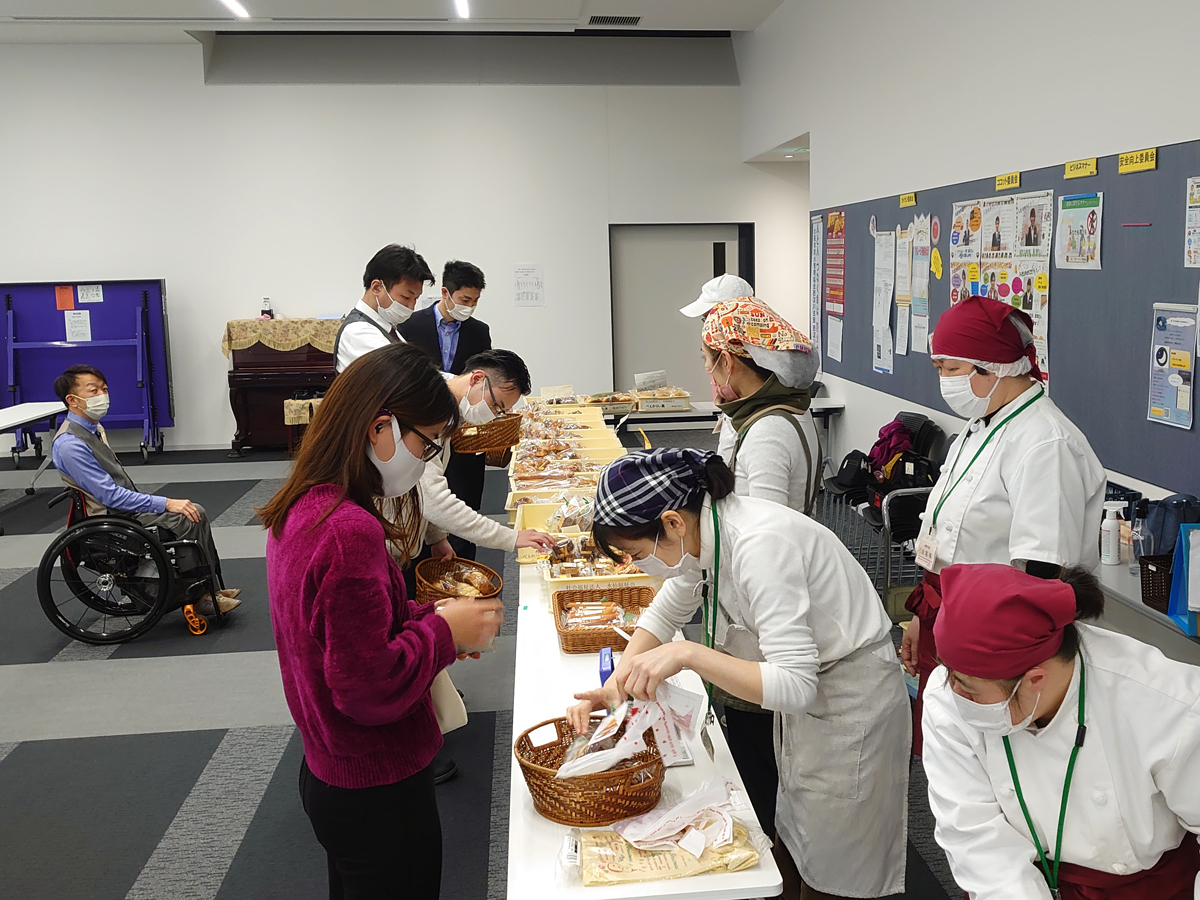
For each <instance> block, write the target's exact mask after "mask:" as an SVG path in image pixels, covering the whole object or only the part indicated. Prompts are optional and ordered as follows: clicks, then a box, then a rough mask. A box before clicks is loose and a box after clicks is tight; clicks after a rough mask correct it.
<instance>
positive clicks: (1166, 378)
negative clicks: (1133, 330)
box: [1146, 303, 1197, 428]
mask: <svg viewBox="0 0 1200 900" xmlns="http://www.w3.org/2000/svg"><path fill="white" fill-rule="evenodd" d="M1196 315H1197V307H1196V306H1192V305H1188V304H1184V303H1155V304H1154V322H1153V325H1152V326H1151V331H1150V333H1151V338H1150V399H1149V403H1148V405H1147V410H1146V418H1147V419H1149V420H1150V421H1151V422H1161V423H1162V424H1164V425H1173V426H1174V427H1176V428H1191V427H1192V377H1193V375H1194V373H1195V367H1196Z"/></svg>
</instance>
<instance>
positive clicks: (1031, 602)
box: [923, 565, 1200, 900]
mask: <svg viewBox="0 0 1200 900" xmlns="http://www.w3.org/2000/svg"><path fill="white" fill-rule="evenodd" d="M942 589H943V600H942V607H941V612H940V613H939V615H938V618H937V623H936V624H935V625H934V633H935V634H936V635H937V645H938V651H939V653H940V654H941V657H942V661H943V663H944V668H939V669H938V670H937V671H936V672H935V673H934V676H933V678H932V679H931V680H930V682H929V689H928V691H927V692H926V695H925V755H924V758H923V762H924V765H925V772H926V774H927V775H928V778H929V801H930V804H931V806H932V807H933V813H934V816H935V817H936V819H937V827H936V829H935V832H934V834H935V837H936V838H937V841H938V843H939V844H940V845H941V846H942V847H943V849H945V851H946V855H947V856H948V857H949V860H950V868H951V871H952V872H953V873H954V878H955V880H956V881H957V882H958V884H959V885H960V886H961V887H962V888H963V889H964V890H966V891H967V892H968V894H969V895H970V896H971V897H972V898H974V900H1047V898H1051V897H1059V896H1061V897H1062V898H1065V900H1101V898H1102V900H1196V898H1200V878H1198V873H1200V850H1198V848H1197V844H1196V834H1197V833H1200V668H1196V667H1195V666H1189V665H1186V664H1184V663H1179V662H1175V661H1173V660H1169V659H1167V658H1166V657H1164V656H1163V655H1162V653H1161V652H1159V651H1158V649H1156V648H1154V647H1150V646H1148V645H1146V644H1143V643H1141V642H1140V641H1137V640H1134V639H1133V638H1131V637H1127V636H1125V635H1122V634H1116V633H1114V632H1111V631H1107V630H1105V629H1102V628H1099V627H1097V626H1094V625H1088V624H1084V623H1082V622H1080V621H1079V620H1081V619H1095V618H1099V617H1100V615H1101V614H1102V613H1103V611H1104V595H1103V593H1102V592H1101V590H1100V586H1099V584H1098V583H1097V582H1096V579H1095V577H1094V576H1092V575H1091V574H1090V573H1088V572H1087V571H1085V570H1084V569H1082V568H1078V567H1075V568H1070V569H1064V570H1063V572H1062V578H1061V580H1059V579H1048V580H1047V579H1040V578H1035V577H1033V576H1031V575H1027V574H1026V573H1024V572H1021V571H1019V570H1017V569H1014V568H1012V567H1011V566H1001V565H979V566H951V567H949V568H947V569H945V570H943V572H942Z"/></svg>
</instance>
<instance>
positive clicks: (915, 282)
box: [911, 216, 931, 353]
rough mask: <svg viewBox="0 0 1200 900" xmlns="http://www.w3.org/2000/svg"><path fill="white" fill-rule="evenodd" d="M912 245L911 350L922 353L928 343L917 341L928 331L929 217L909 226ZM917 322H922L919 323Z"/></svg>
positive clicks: (917, 220)
mask: <svg viewBox="0 0 1200 900" xmlns="http://www.w3.org/2000/svg"><path fill="white" fill-rule="evenodd" d="M911 231H912V235H913V245H912V348H913V352H914V353H924V352H926V350H928V349H929V347H928V343H927V342H923V341H920V340H918V339H917V338H918V333H920V334H922V335H923V334H926V333H927V332H928V330H929V264H930V259H931V245H930V226H929V216H917V218H916V219H915V220H914V221H913V224H912V226H911ZM919 320H924V321H923V322H920V321H919Z"/></svg>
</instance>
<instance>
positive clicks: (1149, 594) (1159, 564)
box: [1138, 553, 1175, 616]
mask: <svg viewBox="0 0 1200 900" xmlns="http://www.w3.org/2000/svg"><path fill="white" fill-rule="evenodd" d="M1174 559H1175V556H1174V554H1171V553H1162V554H1159V555H1157V556H1141V557H1138V563H1139V565H1141V567H1142V602H1143V603H1144V604H1146V605H1147V606H1148V607H1150V608H1151V609H1153V610H1156V611H1157V612H1160V613H1162V614H1163V615H1164V616H1165V615H1166V614H1167V602H1168V601H1169V600H1170V599H1171V563H1172V562H1173V561H1174Z"/></svg>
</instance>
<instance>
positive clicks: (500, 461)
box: [483, 447, 512, 469]
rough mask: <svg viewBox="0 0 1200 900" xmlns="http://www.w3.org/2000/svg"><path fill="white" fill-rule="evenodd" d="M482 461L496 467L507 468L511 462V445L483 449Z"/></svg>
mask: <svg viewBox="0 0 1200 900" xmlns="http://www.w3.org/2000/svg"><path fill="white" fill-rule="evenodd" d="M483 456H484V462H485V463H486V464H487V465H489V466H492V467H494V468H497V469H507V468H508V464H509V463H510V462H512V447H497V448H496V449H495V450H485V451H484V454H483Z"/></svg>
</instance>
